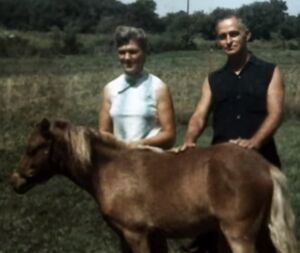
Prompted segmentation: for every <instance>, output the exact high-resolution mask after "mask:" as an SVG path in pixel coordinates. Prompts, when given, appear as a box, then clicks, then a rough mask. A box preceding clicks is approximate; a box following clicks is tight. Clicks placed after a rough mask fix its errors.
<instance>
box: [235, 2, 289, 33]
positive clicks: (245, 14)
mask: <svg viewBox="0 0 300 253" xmlns="http://www.w3.org/2000/svg"><path fill="white" fill-rule="evenodd" d="M286 10H287V6H286V3H285V2H284V1H281V0H270V2H254V3H253V4H249V5H243V6H242V7H241V8H239V9H238V13H239V14H240V15H241V17H242V18H243V20H244V21H245V23H246V24H247V25H248V27H249V29H250V31H251V32H252V38H253V39H260V38H262V39H270V38H271V33H272V32H278V31H279V29H280V25H281V24H282V23H283V22H284V19H285V16H286V13H285V11H286Z"/></svg>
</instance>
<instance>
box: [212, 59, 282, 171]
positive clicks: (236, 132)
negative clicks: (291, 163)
mask: <svg viewBox="0 0 300 253" xmlns="http://www.w3.org/2000/svg"><path fill="white" fill-rule="evenodd" d="M274 68H275V65H274V64H271V63H268V62H265V61H263V60H260V59H258V58H256V57H255V56H253V55H252V56H251V57H250V59H249V61H248V62H247V64H246V65H245V66H244V68H243V69H242V71H241V72H240V74H239V75H236V74H235V73H234V72H232V71H231V70H230V69H229V67H228V66H227V65H225V66H224V67H223V68H221V69H219V70H217V71H215V72H213V73H211V74H210V75H209V84H210V88H211V92H212V101H213V131H214V135H213V140H212V143H213V144H216V143H220V142H226V141H228V140H230V139H236V138H239V137H241V138H250V137H251V136H252V135H253V134H254V133H255V132H256V131H257V129H258V128H259V127H260V125H261V123H262V122H263V120H264V119H265V117H266V115H267V106H266V95H267V89H268V86H269V83H270V81H271V78H272V75H273V71H274ZM259 152H260V153H261V154H262V155H263V156H264V157H265V158H266V159H267V160H269V161H270V162H271V163H273V164H275V165H277V166H279V167H280V160H279V157H278V154H277V151H276V146H275V143H274V139H273V138H270V139H269V140H268V141H267V142H266V143H265V144H264V145H263V147H261V149H260V150H259Z"/></svg>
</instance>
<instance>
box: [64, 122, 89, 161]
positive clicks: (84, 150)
mask: <svg viewBox="0 0 300 253" xmlns="http://www.w3.org/2000/svg"><path fill="white" fill-rule="evenodd" d="M88 132H89V131H88V128H86V127H82V126H70V127H69V128H68V131H66V134H65V140H66V142H67V144H68V149H69V152H70V153H71V155H72V157H73V159H75V160H76V162H78V163H79V164H80V165H81V166H82V167H88V166H89V165H90V164H91V145H90V138H89V135H88Z"/></svg>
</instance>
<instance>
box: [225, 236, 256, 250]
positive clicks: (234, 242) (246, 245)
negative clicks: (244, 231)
mask: <svg viewBox="0 0 300 253" xmlns="http://www.w3.org/2000/svg"><path fill="white" fill-rule="evenodd" d="M226 238H227V241H228V243H229V246H230V248H231V250H232V252H233V253H256V249H255V243H254V240H247V239H243V238H233V237H230V236H227V235H226Z"/></svg>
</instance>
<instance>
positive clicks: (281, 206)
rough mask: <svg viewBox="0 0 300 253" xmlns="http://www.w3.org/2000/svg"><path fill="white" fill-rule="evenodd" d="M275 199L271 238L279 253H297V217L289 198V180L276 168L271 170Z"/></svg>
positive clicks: (271, 217)
mask: <svg viewBox="0 0 300 253" xmlns="http://www.w3.org/2000/svg"><path fill="white" fill-rule="evenodd" d="M270 173H271V178H272V180H273V197H272V205H271V212H270V220H269V230H270V237H271V240H272V242H273V245H274V246H275V248H276V250H277V252H279V253H297V252H298V251H297V240H296V236H295V230H294V224H295V216H294V213H293V210H292V207H291V205H290V202H289V198H288V196H287V193H288V192H287V180H286V177H285V176H284V175H283V173H282V172H281V171H280V170H279V169H278V168H276V167H272V168H271V170H270Z"/></svg>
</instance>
